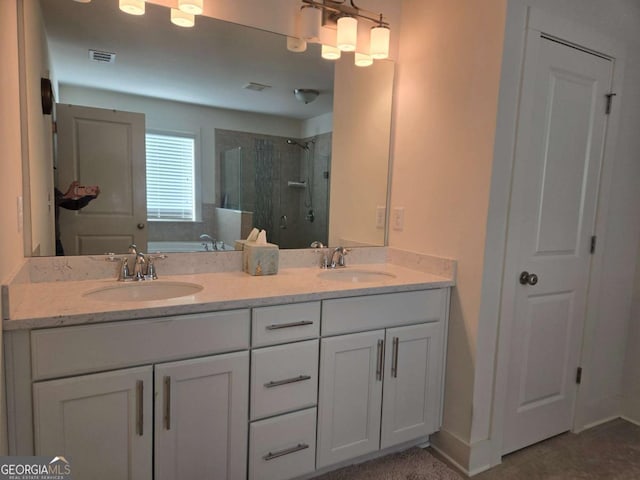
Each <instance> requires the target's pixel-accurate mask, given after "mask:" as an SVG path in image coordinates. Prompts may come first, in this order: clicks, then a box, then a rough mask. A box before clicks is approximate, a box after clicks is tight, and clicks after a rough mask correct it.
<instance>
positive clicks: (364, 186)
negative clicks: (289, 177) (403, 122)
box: [329, 59, 394, 246]
mask: <svg viewBox="0 0 640 480" xmlns="http://www.w3.org/2000/svg"><path fill="white" fill-rule="evenodd" d="M341 60H346V59H341ZM393 76H394V64H393V62H389V61H377V62H375V63H374V64H373V65H372V66H370V67H367V68H361V67H356V66H354V65H353V63H352V62H350V61H349V62H348V61H339V62H337V63H336V67H335V81H334V85H335V87H334V89H335V91H334V96H333V127H334V132H333V144H332V151H331V157H332V159H333V160H332V162H331V177H330V181H331V187H330V192H331V208H330V210H329V245H334V246H335V245H345V246H349V245H356V244H362V245H366V244H371V245H384V228H376V208H377V207H378V206H382V207H384V206H385V204H386V199H387V173H388V171H389V131H390V128H391V105H392V95H393ZM354 199H357V201H354Z"/></svg>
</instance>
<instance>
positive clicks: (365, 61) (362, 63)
mask: <svg viewBox="0 0 640 480" xmlns="http://www.w3.org/2000/svg"><path fill="white" fill-rule="evenodd" d="M354 63H355V65H356V67H368V66H370V65H373V58H371V55H367V54H366V53H358V52H356V54H355V59H354Z"/></svg>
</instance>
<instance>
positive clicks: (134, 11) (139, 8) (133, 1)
mask: <svg viewBox="0 0 640 480" xmlns="http://www.w3.org/2000/svg"><path fill="white" fill-rule="evenodd" d="M118 6H119V7H120V10H122V11H123V12H125V13H128V14H129V15H144V6H145V5H144V0H120V1H119V5H118Z"/></svg>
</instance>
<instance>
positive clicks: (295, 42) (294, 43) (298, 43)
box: [287, 37, 307, 53]
mask: <svg viewBox="0 0 640 480" xmlns="http://www.w3.org/2000/svg"><path fill="white" fill-rule="evenodd" d="M287 50H289V51H290V52H296V53H299V52H304V51H306V50H307V41H306V40H303V39H302V38H296V37H287Z"/></svg>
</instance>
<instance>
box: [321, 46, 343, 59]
mask: <svg viewBox="0 0 640 480" xmlns="http://www.w3.org/2000/svg"><path fill="white" fill-rule="evenodd" d="M341 53H342V52H340V49H339V48H338V47H333V46H331V45H325V44H324V43H323V44H322V50H321V53H320V55H321V56H322V58H324V59H326V60H337V59H339V58H340V55H341Z"/></svg>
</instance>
